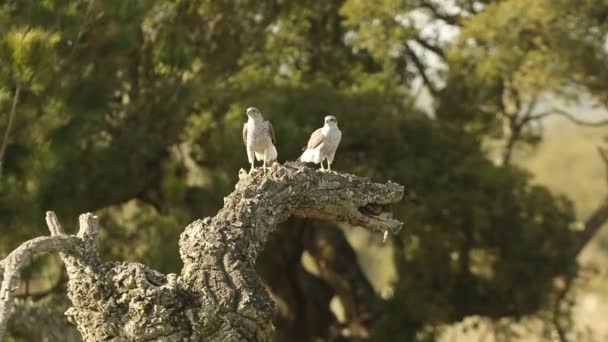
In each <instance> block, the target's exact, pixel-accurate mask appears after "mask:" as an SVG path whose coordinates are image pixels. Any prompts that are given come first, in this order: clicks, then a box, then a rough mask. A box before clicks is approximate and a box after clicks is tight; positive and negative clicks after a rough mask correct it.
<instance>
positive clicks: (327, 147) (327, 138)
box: [321, 126, 342, 153]
mask: <svg viewBox="0 0 608 342" xmlns="http://www.w3.org/2000/svg"><path fill="white" fill-rule="evenodd" d="M321 134H323V146H321V149H322V150H323V152H327V153H331V152H333V151H335V150H336V148H338V145H339V144H340V139H341V138H342V132H341V131H340V129H339V128H338V127H328V126H324V127H323V129H322V130H321Z"/></svg>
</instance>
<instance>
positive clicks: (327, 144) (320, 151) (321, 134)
mask: <svg viewBox="0 0 608 342" xmlns="http://www.w3.org/2000/svg"><path fill="white" fill-rule="evenodd" d="M340 139H342V132H341V131H340V129H339V128H338V121H337V120H336V117H334V116H331V115H329V116H326V117H325V125H323V127H322V128H319V129H317V130H316V131H314V132H313V133H312V135H311V136H310V139H309V140H308V146H306V147H305V148H303V150H304V153H302V155H301V156H300V158H298V160H300V161H303V162H305V163H315V164H319V163H321V171H330V172H331V163H333V161H334V156H335V155H336V150H337V149H338V145H339V144H340ZM325 159H327V169H325V168H324V167H323V160H325Z"/></svg>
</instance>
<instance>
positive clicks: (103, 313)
mask: <svg viewBox="0 0 608 342" xmlns="http://www.w3.org/2000/svg"><path fill="white" fill-rule="evenodd" d="M239 177H240V178H241V179H240V181H239V182H238V183H237V184H236V186H235V191H234V192H233V193H232V194H230V195H229V196H228V197H226V198H225V199H224V207H223V208H222V209H221V210H220V211H219V212H218V213H217V215H216V216H215V217H213V218H211V217H208V218H205V219H204V220H198V221H195V222H193V223H192V224H190V225H189V226H188V227H186V229H185V231H184V232H183V233H182V235H181V238H180V255H181V257H182V260H183V262H184V267H183V269H182V271H181V273H180V275H176V274H168V275H164V274H161V273H159V272H156V271H154V270H152V269H150V268H148V267H147V266H145V265H142V264H139V263H128V262H108V263H102V262H101V261H100V259H99V257H98V254H97V235H98V221H97V218H96V217H95V216H93V215H92V214H84V215H81V217H80V231H79V233H78V235H77V236H76V237H74V236H65V235H64V233H63V229H62V228H61V226H60V225H59V222H58V221H57V219H56V217H55V215H54V214H53V213H49V214H48V215H47V224H48V226H49V229H50V230H51V233H52V235H53V236H52V237H51V238H38V239H34V240H32V241H35V242H34V243H35V245H34V246H32V243H31V242H28V243H26V244H24V245H23V246H22V247H19V248H18V249H17V250H16V251H15V252H13V253H11V256H9V257H8V258H7V259H5V260H4V261H2V266H3V267H4V268H5V270H9V269H10V270H12V272H5V277H4V281H3V291H4V288H5V286H4V284H9V285H10V286H6V288H7V289H8V288H14V286H15V285H14V284H16V283H14V279H15V277H18V275H17V276H16V275H15V274H18V269H17V268H16V267H14V265H15V264H16V262H15V260H22V259H23V258H18V257H16V256H15V255H22V254H23V253H24V252H21V251H22V250H25V251H29V252H28V253H29V254H32V253H40V252H42V251H59V252H62V253H61V257H62V260H63V262H64V264H65V265H66V270H67V275H68V278H69V282H68V297H69V298H70V300H71V302H72V307H71V308H70V309H68V310H67V311H66V315H67V316H68V319H69V320H70V321H71V322H72V323H74V324H75V325H76V326H77V327H78V330H79V331H80V333H81V334H82V337H83V340H84V341H100V340H113V339H116V340H135V339H136V340H158V339H162V340H163V341H200V340H205V341H243V340H245V341H254V340H255V341H267V340H270V339H271V337H272V335H273V332H274V328H273V325H272V317H273V315H274V313H275V305H274V303H273V302H272V300H271V299H270V296H269V295H268V293H267V292H266V290H265V289H264V287H263V286H262V283H261V282H260V280H259V278H258V276H257V274H256V273H255V269H254V266H255V261H256V259H257V256H258V254H259V252H260V251H261V249H262V248H263V246H264V244H265V243H266V241H267V239H268V236H269V235H270V234H272V233H273V232H274V231H275V230H276V227H277V225H278V224H279V223H281V222H284V221H285V220H287V219H288V218H289V217H300V218H315V219H323V220H328V221H334V222H344V223H351V224H357V225H361V226H363V227H365V228H368V229H371V230H375V231H380V232H384V231H388V232H390V233H393V234H394V233H396V232H398V231H399V229H400V228H401V223H400V222H399V221H397V220H394V219H389V218H385V216H384V213H386V212H387V211H389V209H390V205H391V204H393V203H396V202H398V201H400V200H401V198H402V197H403V192H404V190H403V187H402V186H400V185H398V184H395V183H392V182H388V183H386V184H379V183H373V182H371V181H370V180H369V179H367V178H362V177H357V176H353V175H348V174H337V173H322V172H320V171H318V170H313V169H311V168H308V167H305V166H304V165H302V164H299V163H291V162H289V163H286V164H285V165H283V166H281V165H278V164H276V163H275V164H274V165H273V166H272V169H271V171H270V172H269V173H268V174H267V175H266V176H263V175H262V171H261V170H256V171H255V172H254V173H253V174H252V175H251V176H247V175H245V174H240V176H239ZM49 239H52V240H49ZM38 241H45V243H46V244H51V246H54V247H48V246H46V245H45V244H44V243H42V242H38ZM46 241H51V242H46ZM57 241H70V243H67V242H64V243H62V242H57ZM24 246H25V247H24ZM41 246H42V247H41ZM45 246H46V247H45ZM29 254H28V255H29ZM17 264H19V263H17ZM9 281H10V283H9ZM11 284H12V285H11ZM2 298H5V297H2ZM6 301H7V303H8V302H11V298H6ZM9 313H10V312H9V311H3V312H1V314H2V316H1V317H0V319H1V320H2V321H6V320H7V319H8V316H9Z"/></svg>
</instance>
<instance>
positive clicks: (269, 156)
mask: <svg viewBox="0 0 608 342" xmlns="http://www.w3.org/2000/svg"><path fill="white" fill-rule="evenodd" d="M277 156H278V153H277V149H276V147H274V145H270V147H269V148H268V149H267V151H266V162H267V163H268V162H274V161H275V160H277ZM255 158H256V159H257V160H258V161H263V160H264V153H258V152H256V153H255Z"/></svg>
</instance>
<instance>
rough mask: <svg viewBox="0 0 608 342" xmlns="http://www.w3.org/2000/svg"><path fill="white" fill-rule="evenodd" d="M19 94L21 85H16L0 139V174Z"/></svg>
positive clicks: (0, 173)
mask: <svg viewBox="0 0 608 342" xmlns="http://www.w3.org/2000/svg"><path fill="white" fill-rule="evenodd" d="M19 94H21V86H20V85H17V87H16V88H15V95H14V96H13V104H12V106H11V112H10V113H9V115H8V123H7V124H6V129H5V130H4V138H3V139H2V145H0V175H2V164H3V161H4V153H6V147H7V146H8V141H9V139H10V136H11V130H12V128H13V122H14V121H15V115H16V114H17V104H18V103H19Z"/></svg>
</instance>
